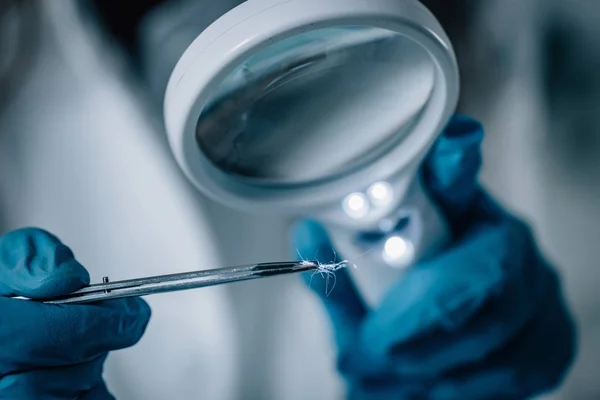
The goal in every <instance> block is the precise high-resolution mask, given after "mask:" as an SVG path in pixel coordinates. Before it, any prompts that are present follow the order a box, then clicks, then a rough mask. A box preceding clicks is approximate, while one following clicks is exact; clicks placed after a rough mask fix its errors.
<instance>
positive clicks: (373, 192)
mask: <svg viewBox="0 0 600 400" xmlns="http://www.w3.org/2000/svg"><path fill="white" fill-rule="evenodd" d="M367 193H368V195H369V198H370V199H371V201H372V202H373V204H375V205H378V206H385V205H388V204H390V203H391V202H392V200H393V198H394V190H393V189H392V186H391V185H390V184H389V183H387V182H376V183H374V184H372V185H371V187H369V189H368V190H367Z"/></svg>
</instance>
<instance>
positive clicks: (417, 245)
mask: <svg viewBox="0 0 600 400" xmlns="http://www.w3.org/2000/svg"><path fill="white" fill-rule="evenodd" d="M393 215H394V216H396V221H398V220H399V219H402V217H398V216H402V215H404V216H405V217H404V219H403V221H404V225H403V226H402V228H398V229H393V230H391V231H389V232H388V233H386V234H382V235H381V237H380V238H379V240H377V241H376V242H370V243H364V242H361V240H360V237H361V233H360V232H348V231H347V230H346V231H344V230H339V229H334V230H332V231H331V232H330V234H331V238H332V241H333V243H334V245H335V246H336V248H337V249H338V250H339V251H340V253H342V254H343V256H344V258H345V259H348V260H350V261H351V262H352V263H353V264H356V266H357V268H351V269H350V273H351V275H352V277H353V279H354V281H355V284H356V286H357V288H358V289H359V290H360V292H361V294H362V296H363V298H364V300H365V301H366V302H367V304H369V305H371V306H376V305H377V304H378V303H379V302H380V301H381V299H382V297H383V296H384V295H385V293H386V292H387V291H388V290H389V289H390V288H391V286H393V285H394V283H395V282H397V281H398V280H399V279H401V278H402V276H403V275H404V273H406V271H407V270H408V269H409V268H411V266H412V265H414V264H415V263H416V262H419V261H420V260H423V259H424V258H428V257H431V256H433V255H435V254H437V253H439V252H440V251H441V250H442V249H443V248H444V247H445V246H446V245H447V244H448V243H449V241H450V230H449V227H448V224H447V222H446V220H445V218H444V216H443V215H442V214H441V212H440V211H439V209H438V208H437V206H436V205H435V204H434V203H433V202H432V201H431V199H430V198H429V195H428V194H427V193H426V191H425V189H424V187H423V185H422V183H421V181H420V179H415V180H414V181H413V183H412V184H411V185H410V186H409V187H408V190H407V191H406V193H405V196H404V198H403V199H402V201H401V203H400V204H399V206H398V208H397V209H396V212H394V213H393ZM391 238H395V239H397V238H400V239H403V240H405V241H406V244H407V245H408V246H409V247H407V249H408V250H406V251H413V252H414V253H412V255H410V256H411V257H412V262H410V263H409V264H408V265H404V266H400V267H397V266H396V267H395V266H392V265H391V264H390V263H389V261H386V257H385V256H386V244H387V243H388V241H389V240H390V239H391ZM397 241H399V242H400V244H402V242H401V241H400V240H397ZM393 245H394V241H393V240H392V241H391V242H389V246H388V247H393ZM387 250H388V251H391V252H393V251H394V248H388V249H387Z"/></svg>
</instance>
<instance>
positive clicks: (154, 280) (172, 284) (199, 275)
mask: <svg viewBox="0 0 600 400" xmlns="http://www.w3.org/2000/svg"><path fill="white" fill-rule="evenodd" d="M316 268H317V265H316V264H314V263H310V262H309V263H307V262H302V263H299V262H279V263H261V264H252V265H245V266H240V267H229V268H221V269H213V270H204V271H196V272H187V273H181V274H171V275H161V276H155V277H148V278H140V279H130V280H125V281H119V282H110V283H101V284H95V285H90V286H87V287H85V288H83V289H80V290H78V291H76V292H73V293H71V294H69V295H67V296H62V297H59V298H55V299H50V300H46V301H44V303H48V304H83V303H91V302H96V301H101V300H109V299H120V298H125V297H135V296H146V295H150V294H157V293H166V292H175V291H180V290H188V289H197V288H201V287H206V286H216V285H221V284H224V283H231V282H240V281H245V280H250V279H258V278H265V277H268V276H275V275H284V274H289V273H298V272H306V271H311V270H314V269H316ZM106 280H107V278H105V282H106Z"/></svg>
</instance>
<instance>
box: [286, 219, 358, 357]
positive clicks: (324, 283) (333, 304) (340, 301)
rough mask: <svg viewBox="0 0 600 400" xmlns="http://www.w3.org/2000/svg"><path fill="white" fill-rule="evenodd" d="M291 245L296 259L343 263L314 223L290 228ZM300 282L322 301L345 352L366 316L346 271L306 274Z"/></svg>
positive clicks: (324, 232) (327, 237)
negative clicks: (302, 281)
mask: <svg viewBox="0 0 600 400" xmlns="http://www.w3.org/2000/svg"><path fill="white" fill-rule="evenodd" d="M291 242H292V251H293V252H294V253H295V255H296V257H301V258H302V259H304V260H310V261H318V262H319V263H322V264H330V263H335V262H338V261H341V260H342V259H341V258H340V255H339V254H337V253H336V251H335V249H334V248H333V245H332V243H331V240H330V239H329V235H328V234H327V232H326V231H325V229H324V228H323V227H322V226H321V225H320V224H319V223H317V222H315V221H309V220H305V221H301V222H298V223H296V224H295V225H294V226H293V228H292V240H291ZM332 274H334V275H332ZM303 278H304V280H305V281H306V283H307V284H308V285H309V287H310V288H311V289H312V290H313V291H314V292H315V293H316V294H317V296H318V297H319V299H320V300H321V301H322V303H323V305H324V307H325V309H326V311H327V313H328V315H329V317H330V319H331V322H332V324H333V330H334V334H335V338H336V342H337V344H338V346H339V347H340V349H345V348H346V346H348V345H349V343H350V342H351V341H352V339H353V338H354V337H355V335H356V334H357V332H358V328H359V325H360V324H361V322H362V319H363V318H364V316H365V315H366V312H367V309H366V306H365V303H364V301H363V300H362V298H361V296H360V295H359V293H358V290H357V288H356V286H355V285H354V283H353V282H352V279H351V277H350V275H349V274H348V271H347V270H345V269H340V270H338V271H335V272H332V273H330V274H326V273H319V272H318V271H315V272H308V273H305V274H304V275H303Z"/></svg>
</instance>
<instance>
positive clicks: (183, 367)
mask: <svg viewBox="0 0 600 400" xmlns="http://www.w3.org/2000/svg"><path fill="white" fill-rule="evenodd" d="M57 3H60V2H57ZM62 4H66V2H63V3H62ZM69 10H70V9H69V8H63V9H61V11H60V13H54V11H52V10H51V9H50V10H46V11H45V12H47V13H49V14H48V15H46V18H45V20H44V23H43V24H42V26H41V27H40V29H41V36H40V37H41V40H42V42H41V47H40V52H39V54H37V58H36V59H35V65H34V67H33V70H32V71H31V72H30V73H29V75H28V80H27V82H26V84H25V86H24V87H22V88H21V90H20V91H19V93H17V94H16V95H15V96H14V97H13V98H12V102H11V104H9V106H8V107H7V108H5V109H3V110H2V111H1V113H2V114H1V115H0V132H1V134H0V204H1V205H2V208H1V209H0V221H1V226H0V231H1V232H6V231H8V230H10V229H14V228H18V227H22V226H32V225H33V226H39V227H42V228H45V229H47V230H50V231H52V232H54V233H56V234H57V235H58V236H59V237H60V238H61V239H62V240H63V241H64V242H65V243H67V244H68V245H69V246H71V247H72V249H73V251H74V252H75V254H76V256H77V258H78V259H79V260H80V261H81V262H82V263H83V264H84V265H85V266H86V267H87V268H88V269H89V270H90V272H91V275H92V278H93V280H94V281H99V280H100V279H101V278H102V276H105V275H106V276H109V277H110V278H111V280H117V279H126V278H133V277H136V276H146V275H154V274H164V273H173V272H183V271H188V270H196V269H208V268H215V267H217V266H223V265H230V264H231V263H245V262H252V261H265V260H276V259H282V258H284V259H288V258H289V254H288V250H287V243H286V238H285V231H286V223H285V221H280V220H276V219H272V220H268V219H267V220H262V219H256V218H250V217H245V216H243V215H239V214H236V213H233V212H231V211H229V210H226V209H224V208H222V207H219V206H217V205H214V204H209V203H208V202H207V201H205V200H204V199H202V198H201V197H200V196H198V195H197V194H196V192H195V191H194V190H193V189H192V188H191V187H190V186H189V185H188V183H187V181H186V180H185V179H184V178H183V176H182V174H181V173H180V171H179V169H178V168H177V166H176V164H175V162H174V160H173V159H172V157H171V155H170V152H169V150H168V148H167V146H166V141H165V139H164V134H163V132H162V131H161V127H160V125H157V124H156V123H155V118H153V116H151V115H147V114H145V110H144V108H143V107H142V106H141V105H140V99H139V98H137V97H136V95H135V88H134V87H132V86H131V85H130V84H129V81H128V80H127V79H124V77H123V76H122V75H121V72H122V71H121V70H120V69H119V68H118V64H116V63H115V62H114V61H115V60H113V59H112V57H111V54H110V52H106V49H102V50H101V49H100V47H99V45H98V44H97V43H94V42H93V41H89V38H88V37H87V36H86V32H85V29H84V28H83V27H82V26H81V25H80V24H79V22H78V20H77V18H76V17H75V15H74V14H69V13H68V11H69ZM71 11H73V10H71ZM53 13H54V14H53ZM65 34H66V35H67V36H68V37H69V40H68V41H67V42H66V43H65V42H64V36H62V35H65ZM96 45H98V46H96ZM207 215H210V218H211V220H212V222H211V223H209V220H208V217H207ZM259 225H261V226H263V228H258V229H257V226H259ZM213 228H214V229H213ZM147 300H148V302H149V303H150V305H151V307H152V309H153V316H152V320H151V322H150V325H149V327H148V330H147V332H146V334H145V336H144V337H143V339H142V340H141V342H140V343H139V344H138V345H136V346H135V347H133V348H131V349H127V350H123V351H119V352H115V353H113V354H111V356H110V357H109V359H108V361H107V363H106V369H105V377H106V380H107V382H108V386H109V388H110V390H111V391H112V392H113V393H114V394H115V395H116V396H117V398H119V399H120V400H164V399H181V400H186V399H200V398H201V399H203V400H213V399H214V400H230V399H264V400H268V399H277V400H280V399H297V400H306V399H314V400H318V399H324V400H325V399H334V398H338V397H340V393H342V386H341V384H340V382H339V378H338V377H337V374H336V373H335V368H334V352H333V347H332V346H331V341H330V334H329V331H328V326H327V321H326V319H325V316H324V314H323V313H322V311H321V309H320V308H319V304H318V303H317V301H316V300H315V299H314V298H313V297H312V296H311V295H310V293H309V292H308V290H306V289H305V288H304V287H303V285H302V283H301V281H300V279H299V278H298V277H294V276H291V277H285V278H273V279H269V280H265V281H263V282H258V281H255V282H248V283H244V284H236V285H230V286H223V287H214V288H206V289H202V290H197V291H186V292H180V293H173V294H165V295H157V296H151V297H149V298H148V299H147Z"/></svg>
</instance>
